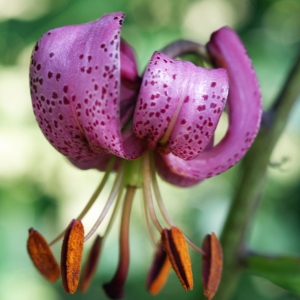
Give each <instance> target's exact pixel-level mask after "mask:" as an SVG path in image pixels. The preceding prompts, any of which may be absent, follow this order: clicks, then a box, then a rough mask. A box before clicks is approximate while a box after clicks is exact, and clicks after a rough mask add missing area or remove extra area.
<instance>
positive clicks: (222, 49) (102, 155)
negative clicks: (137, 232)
mask: <svg viewBox="0 0 300 300" xmlns="http://www.w3.org/2000/svg"><path fill="white" fill-rule="evenodd" d="M124 17H125V15H124V14H123V13H111V14H107V15H104V16H103V17H101V18H100V19H98V20H96V21H94V22H91V23H86V24H82V25H73V26H66V27H61V28H57V29H53V30H50V31H49V32H47V33H45V34H44V35H43V37H42V38H41V39H40V40H39V41H38V42H37V44H36V46H35V48H34V51H33V54H32V59H31V66H30V89H31V97H32V104H33V110H34V113H35V117H36V120H37V122H38V124H39V126H40V128H41V130H42V132H43V133H44V135H45V137H46V138H47V139H48V141H49V142H50V143H51V145H52V146H53V147H54V148H55V149H56V150H58V151H59V152H60V153H62V154H63V155H64V156H66V157H67V158H68V160H69V161H70V162H71V163H72V164H74V165H75V166H76V167H78V168H81V169H91V168H96V169H99V170H101V171H105V174H104V177H103V179H102V181H101V182H100V185H99V186H98V188H97V189H96V191H95V192H94V194H93V195H92V197H91V198H90V200H89V201H88V203H87V204H86V206H85V207H84V209H83V211H82V212H81V213H80V214H79V215H78V216H77V217H76V218H75V219H74V220H73V221H72V222H71V223H70V225H69V226H68V228H67V229H66V230H65V231H64V232H63V233H62V234H60V235H58V237H57V238H55V239H54V240H53V241H52V242H50V243H47V242H46V240H45V239H44V238H43V237H42V236H41V235H40V234H39V233H38V232H37V231H35V230H34V229H30V231H29V239H28V251H29V254H30V256H31V258H32V260H33V262H34V264H35V265H36V267H37V268H38V269H39V270H40V272H41V273H42V274H43V275H44V276H45V277H46V278H47V279H48V280H50V281H55V280H57V279H58V277H59V272H61V276H62V281H63V286H64V289H65V291H66V292H68V293H74V292H75V291H76V289H77V285H78V283H79V274H80V268H81V255H82V251H83V244H84V242H86V241H87V240H88V239H89V238H90V237H91V236H92V235H93V234H94V233H95V232H96V231H97V229H98V227H99V226H100V225H101V224H102V221H103V220H104V219H105V218H107V217H108V216H107V213H108V211H110V210H111V209H112V210H113V212H112V214H111V215H110V220H109V225H108V226H107V228H106V229H105V233H104V234H103V236H101V237H99V236H97V237H96V240H95V243H94V246H93V247H92V250H91V252H90V255H89V258H88V261H87V263H86V265H85V270H84V275H83V279H82V284H81V290H82V291H85V290H86V289H87V288H88V285H89V283H90V280H91V277H92V275H93V274H94V272H95V266H96V265H97V261H98V259H99V254H100V252H101V251H100V250H101V244H102V242H103V239H105V237H106V236H107V233H108V230H109V228H110V225H111V224H112V222H113V220H114V218H115V216H116V212H117V209H118V207H119V206H120V203H121V202H122V200H123V208H122V216H121V228H120V239H119V241H120V251H119V256H120V257H119V265H118V269H117V271H116V273H115V275H114V277H113V279H112V280H111V282H109V283H107V284H105V285H104V290H105V292H106V294H107V295H108V296H109V297H110V298H112V299H119V298H122V297H123V296H124V284H125V280H126V276H127V272H128V267H129V221H130V212H131V207H132V203H133V199H134V196H135V192H136V190H137V189H138V188H142V189H143V196H144V208H145V219H146V224H147V228H148V231H149V234H150V238H151V240H152V241H153V244H154V246H155V249H156V254H155V259H154V264H153V266H152V267H151V270H150V272H149V274H148V279H147V287H148V290H149V292H150V293H152V294H156V293H157V292H159V290H160V289H161V288H162V286H163V284H164V282H165V281H166V278H167V274H168V272H169V269H170V266H172V267H173V269H174V271H175V272H176V275H177V276H178V278H179V280H180V282H181V284H182V286H183V288H184V289H185V290H188V289H192V288H193V278H192V269H191V262H190V258H189V254H188V249H187V244H188V245H190V246H191V248H192V249H194V250H196V251H197V252H199V253H201V254H202V255H203V275H202V277H203V283H204V287H205V295H206V297H207V299H211V298H212V297H213V295H214V293H215V292H216V290H217V286H218V283H219V281H220V276H221V269H222V251H221V246H220V244H219V242H218V240H217V238H216V236H215V235H214V234H211V235H208V236H207V237H206V238H205V240H204V242H203V249H201V248H200V247H199V246H197V245H196V244H194V243H193V242H192V241H190V240H189V239H188V238H187V237H186V235H185V234H183V233H182V232H181V231H180V230H179V228H178V227H177V226H176V225H175V223H174V222H173V220H172V219H171V218H170V216H169V215H168V213H167V211H166V209H165V207H164V204H163V200H162V196H161V194H160V191H159V188H158V184H157V178H156V173H158V174H159V175H160V176H161V178H163V179H164V180H166V181H167V182H169V183H171V184H174V185H177V186H190V185H193V184H196V183H198V182H200V181H202V180H204V179H205V178H209V177H211V176H215V175H217V174H220V173H221V172H224V171H226V170H227V169H228V168H230V167H231V166H233V165H234V164H235V163H236V162H237V161H238V160H240V159H241V158H242V156H243V155H244V154H245V153H246V151H247V150H248V148H249V147H250V146H251V144H252V142H253V140H254V138H255V136H256V134H257V131H258V129H259V123H260V118H261V96H260V91H259V86H258V82H257V78H256V75H255V73H254V71H253V68H252V64H251V61H250V59H249V57H248V56H247V54H246V51H245V48H244V46H243V44H242V43H241V41H240V39H239V38H238V36H237V35H236V33H235V32H234V31H233V30H231V29H229V28H222V29H220V30H219V31H217V32H216V33H214V34H213V35H212V37H211V40H210V42H209V43H208V44H207V45H206V49H207V52H208V55H209V60H210V63H211V64H212V66H213V67H214V68H212V69H205V68H202V67H198V66H195V65H193V64H192V63H190V62H185V61H180V60H176V59H173V58H171V57H169V56H167V55H166V54H164V53H161V52H155V53H154V54H153V55H152V58H151V60H150V62H149V64H148V65H147V67H146V70H145V73H144V74H143V76H142V78H140V77H139V76H138V72H137V67H136V61H135V57H134V52H133V50H132V48H131V47H130V46H129V45H128V44H127V43H126V42H125V41H123V40H122V39H121V37H120V32H121V28H122V24H123V20H124ZM215 67H216V68H215ZM228 91H229V96H228ZM227 97H228V101H227ZM226 103H227V107H228V112H229V116H230V117H229V120H230V121H229V129H228V132H227V134H226V135H225V137H224V138H223V140H222V141H221V142H220V143H219V144H217V145H214V144H213V136H214V132H215V129H216V126H217V124H218V121H219V118H220V116H221V114H222V112H223V110H224V108H225V105H226ZM111 172H116V177H115V181H114V184H113V187H112V190H111V193H110V195H109V197H108V199H107V202H106V204H105V205H104V208H103V210H102V211H101V213H100V215H99V218H98V219H97V220H96V222H95V225H94V226H93V227H92V228H91V229H90V231H89V232H88V233H87V234H84V228H83V225H82V222H81V220H82V218H83V217H84V216H85V214H86V213H87V211H88V210H89V209H90V208H91V207H92V205H93V203H94V202H95V200H96V199H97V197H98V196H99V194H100V193H101V190H102V188H103V186H104V185H105V183H106V181H107V179H108V177H109V175H110V173H111ZM153 198H155V199H156V201H157V203H158V207H159V209H160V211H161V213H162V216H163V217H164V221H165V224H166V225H163V224H162V223H161V222H160V221H159V220H158V218H157V216H156V212H155V208H154V207H155V206H154V203H153V202H154V201H153ZM149 216H150V218H149ZM151 222H152V223H153V225H154V228H156V229H157V231H158V234H159V235H160V237H161V238H160V239H159V241H158V242H157V240H158V239H157V237H156V234H155V232H154V230H153V226H152V224H151ZM62 237H64V240H63V246H62V253H61V267H60V268H59V266H58V264H57V263H56V260H55V258H54V255H53V254H52V251H51V250H50V247H51V246H52V245H53V244H54V243H56V242H57V241H59V240H60V239H61V238H62ZM59 270H61V271H59ZM216 270H217V272H216Z"/></svg>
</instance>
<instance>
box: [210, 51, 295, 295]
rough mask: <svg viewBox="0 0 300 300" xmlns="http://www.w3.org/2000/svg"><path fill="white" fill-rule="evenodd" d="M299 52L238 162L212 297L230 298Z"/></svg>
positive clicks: (291, 99)
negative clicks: (217, 282)
mask: <svg viewBox="0 0 300 300" xmlns="http://www.w3.org/2000/svg"><path fill="white" fill-rule="evenodd" d="M299 82H300V55H299V56H298V58H297V60H296V63H295V65H294V67H293V69H292V70H291V72H290V74H289V76H288V78H287V80H286V82H285V84H284V86H283V88H282V90H281V92H280V94H279V96H278V98H277V100H276V101H275V104H274V106H273V107H272V108H271V109H270V111H269V112H268V115H265V116H268V122H263V124H262V127H261V130H260V132H259V134H258V136H257V138H256V140H255V142H254V144H253V145H252V147H251V148H250V150H249V151H248V153H247V154H246V155H245V158H244V160H243V162H242V176H241V181H240V184H239V186H238V187H237V190H236V193H235V196H234V199H233V202H232V205H231V208H230V211H229V214H228V217H227V220H226V223H225V226H224V229H223V233H222V236H221V244H222V246H223V253H224V271H223V276H222V281H221V285H220V287H219V290H218V293H217V295H216V297H215V298H214V299H215V300H218V299H219V300H221V299H222V300H227V299H232V297H233V294H234V292H235V290H236V287H237V285H238V283H239V277H240V275H241V273H242V271H243V269H244V266H243V264H242V259H243V256H244V249H243V246H244V242H245V237H246V234H247V230H248V228H249V225H250V221H251V220H252V218H253V215H254V213H255V212H256V209H257V207H258V205H259V203H260V200H261V194H262V191H263V188H264V186H265V182H266V171H267V167H268V164H269V160H270V155H271V153H272V151H273V148H274V146H275V145H276V143H277V141H278V139H279V137H280V135H281V134H282V132H283V130H284V128H285V125H286V123H287V120H288V116H289V113H290V110H291V108H292V106H293V104H294V103H295V101H296V99H297V97H298V95H299V94H300V84H299Z"/></svg>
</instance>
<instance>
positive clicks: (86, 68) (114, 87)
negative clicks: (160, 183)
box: [30, 13, 143, 162]
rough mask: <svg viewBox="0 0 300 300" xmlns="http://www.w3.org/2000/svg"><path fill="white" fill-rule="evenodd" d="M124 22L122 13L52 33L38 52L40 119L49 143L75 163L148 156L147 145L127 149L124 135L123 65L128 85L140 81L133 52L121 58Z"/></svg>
mask: <svg viewBox="0 0 300 300" xmlns="http://www.w3.org/2000/svg"><path fill="white" fill-rule="evenodd" d="M123 20H124V14H123V13H112V14H108V15H104V16H103V17H102V18H100V19H98V20H96V21H94V22H91V23H86V24H82V25H74V26H66V27H62V28H57V29H54V30H50V31H49V32H47V33H46V34H45V35H44V36H43V37H42V38H41V40H40V41H39V42H38V43H37V45H36V47H35V50H34V52H33V55H32V62H31V67H30V76H31V95H32V103H33V108H34V113H35V115H36V119H37V121H38V123H39V125H40V127H41V129H42V131H43V133H44V134H45V136H46V137H47V139H48V140H49V141H50V143H51V144H52V145H53V146H54V147H55V148H56V149H57V150H58V151H60V152H61V153H62V154H64V155H66V156H67V157H68V158H69V159H71V160H72V161H78V162H85V161H91V160H93V159H95V158H96V157H98V156H99V155H100V156H101V155H103V154H105V153H111V154H114V155H118V156H120V157H124V158H128V159H132V158H136V157H138V156H140V155H141V152H142V151H143V145H142V141H140V140H138V139H137V138H135V137H133V138H132V139H133V140H134V142H133V143H131V144H130V145H128V143H126V145H125V146H124V144H123V136H122V134H121V129H122V128H121V122H120V118H121V117H120V98H121V96H120V89H121V84H120V74H121V66H120V65H121V64H122V65H123V66H125V69H126V70H127V71H126V72H125V73H126V74H127V79H128V78H129V79H130V78H135V77H136V76H137V70H136V64H135V61H132V60H131V61H130V58H132V56H131V57H130V55H129V54H128V51H129V50H128V49H127V48H128V47H129V46H128V47H127V46H125V47H127V48H126V49H127V50H126V52H125V54H122V57H125V58H124V59H122V58H120V56H121V55H120V30H121V27H122V23H123ZM120 60H121V64H120ZM123 92H124V91H123ZM125 97H128V95H125V96H124V98H125Z"/></svg>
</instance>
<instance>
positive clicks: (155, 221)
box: [142, 151, 163, 232]
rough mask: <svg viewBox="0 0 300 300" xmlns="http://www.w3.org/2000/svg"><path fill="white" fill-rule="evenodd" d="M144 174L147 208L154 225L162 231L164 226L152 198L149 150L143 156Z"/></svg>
mask: <svg viewBox="0 0 300 300" xmlns="http://www.w3.org/2000/svg"><path fill="white" fill-rule="evenodd" d="M142 174H143V194H144V199H145V201H146V203H147V208H148V211H149V214H150V218H151V220H152V222H153V224H154V226H155V227H156V229H157V230H158V231H159V232H162V230H163V228H162V226H161V225H160V223H159V221H158V219H157V216H156V213H155V209H154V204H153V199H152V192H151V170H150V159H149V151H147V152H146V153H145V154H144V155H143V157H142Z"/></svg>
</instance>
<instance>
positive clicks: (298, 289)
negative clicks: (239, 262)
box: [246, 254, 300, 296]
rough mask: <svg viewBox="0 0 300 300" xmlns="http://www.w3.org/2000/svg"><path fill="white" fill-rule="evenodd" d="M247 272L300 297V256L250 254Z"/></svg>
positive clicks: (247, 261) (247, 259)
mask: <svg viewBox="0 0 300 300" xmlns="http://www.w3.org/2000/svg"><path fill="white" fill-rule="evenodd" d="M246 265H247V270H248V271H250V272H251V273H254V274H255V275H258V276H261V277H264V278H266V279H268V280H270V281H272V282H273V283H275V284H277V285H279V286H280V287H282V288H285V289H287V290H289V291H291V292H293V293H295V294H296V295H299V296H300V256H265V255H258V254H250V255H249V256H248V257H247V258H246Z"/></svg>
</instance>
